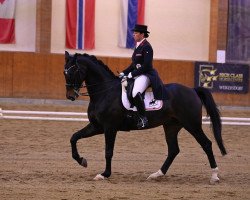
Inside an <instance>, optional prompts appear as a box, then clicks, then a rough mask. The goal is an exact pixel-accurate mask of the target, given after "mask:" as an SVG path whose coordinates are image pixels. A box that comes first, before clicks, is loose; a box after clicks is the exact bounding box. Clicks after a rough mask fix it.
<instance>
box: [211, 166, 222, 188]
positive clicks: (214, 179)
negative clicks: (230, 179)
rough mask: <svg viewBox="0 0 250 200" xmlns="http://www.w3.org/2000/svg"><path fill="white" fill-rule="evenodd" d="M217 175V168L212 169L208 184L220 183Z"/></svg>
mask: <svg viewBox="0 0 250 200" xmlns="http://www.w3.org/2000/svg"><path fill="white" fill-rule="evenodd" d="M218 173H219V168H218V167H216V168H213V169H212V176H211V179H210V184H212V185H214V184H216V183H218V182H219V181H220V179H219V177H218Z"/></svg>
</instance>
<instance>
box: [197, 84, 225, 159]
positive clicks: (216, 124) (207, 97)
mask: <svg viewBox="0 0 250 200" xmlns="http://www.w3.org/2000/svg"><path fill="white" fill-rule="evenodd" d="M194 89H195V91H196V93H197V94H198V96H199V98H200V99H201V102H202V104H203V105H204V106H205V108H206V111H207V115H209V116H210V121H211V122H212V129H213V133H214V137H215V140H216V142H217V144H218V146H219V149H220V151H221V154H222V155H226V154H227V151H226V149H225V147H224V144H223V140H222V136H221V129H222V127H221V118H220V112H219V110H218V108H217V105H216V104H215V102H214V98H213V96H212V94H211V93H210V91H209V90H208V89H206V88H203V87H197V88H194Z"/></svg>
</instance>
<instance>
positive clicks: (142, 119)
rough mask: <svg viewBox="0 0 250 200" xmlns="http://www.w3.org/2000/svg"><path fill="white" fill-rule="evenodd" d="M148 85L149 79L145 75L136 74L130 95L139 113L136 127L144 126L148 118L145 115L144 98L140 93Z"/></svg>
mask: <svg viewBox="0 0 250 200" xmlns="http://www.w3.org/2000/svg"><path fill="white" fill-rule="evenodd" d="M149 85H150V80H149V78H148V77H147V76H145V75H141V76H138V77H137V78H136V79H135V83H134V88H133V92H132V96H133V98H134V104H135V106H136V108H137V110H138V114H139V121H138V124H137V127H138V129H141V128H144V127H146V126H147V124H148V120H147V118H146V115H145V105H144V100H143V97H142V95H141V94H142V93H143V92H144V91H145V90H146V89H147V87H148V86H149Z"/></svg>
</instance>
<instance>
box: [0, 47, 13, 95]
mask: <svg viewBox="0 0 250 200" xmlns="http://www.w3.org/2000/svg"><path fill="white" fill-rule="evenodd" d="M12 73H13V54H10V53H7V52H0V96H12V95H13V93H12V92H13V82H12Z"/></svg>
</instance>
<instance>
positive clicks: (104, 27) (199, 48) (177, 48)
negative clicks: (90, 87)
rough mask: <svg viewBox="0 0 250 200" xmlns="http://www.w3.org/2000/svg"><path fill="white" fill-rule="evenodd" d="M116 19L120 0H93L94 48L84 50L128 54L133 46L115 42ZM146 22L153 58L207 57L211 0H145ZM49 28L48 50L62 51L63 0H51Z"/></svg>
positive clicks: (63, 46) (205, 58) (104, 53)
mask: <svg viewBox="0 0 250 200" xmlns="http://www.w3.org/2000/svg"><path fill="white" fill-rule="evenodd" d="M119 19H120V1H119V0H96V19H95V20H96V24H95V38H96V48H95V49H94V50H91V51H84V52H86V53H89V54H94V55H97V56H111V57H130V56H131V54H132V50H130V49H123V48H119V47H118V45H117V44H118V32H119ZM145 24H147V25H148V30H149V31H150V32H151V34H150V37H149V38H148V40H149V41H150V42H151V44H152V46H153V48H154V57H155V58H156V59H175V60H203V61H207V60H208V54H209V26H210V0H202V1H201V0H146V5H145ZM51 32H52V35H51V52H52V53H63V52H64V50H65V34H64V33H65V0H53V2H52V29H51ZM62 33H63V34H62ZM69 51H71V52H75V51H76V50H69ZM79 52H82V51H79Z"/></svg>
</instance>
